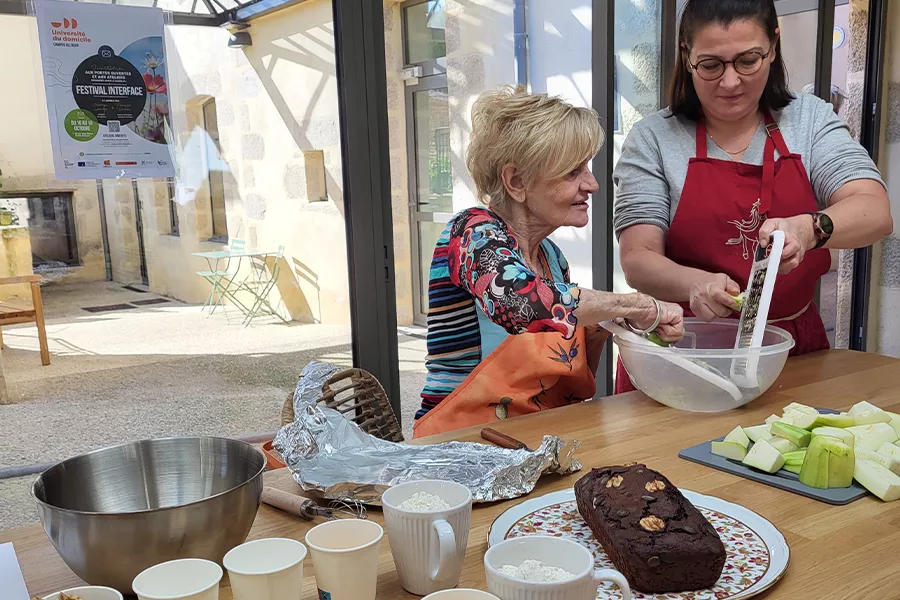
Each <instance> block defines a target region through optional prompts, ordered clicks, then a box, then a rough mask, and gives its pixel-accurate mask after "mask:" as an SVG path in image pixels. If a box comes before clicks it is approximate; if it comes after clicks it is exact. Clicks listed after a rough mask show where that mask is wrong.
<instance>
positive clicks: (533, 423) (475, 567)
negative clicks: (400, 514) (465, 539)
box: [0, 350, 900, 600]
mask: <svg viewBox="0 0 900 600" xmlns="http://www.w3.org/2000/svg"><path fill="white" fill-rule="evenodd" d="M860 400H869V401H871V402H872V403H873V404H876V405H877V406H880V407H882V408H884V409H886V410H891V411H897V410H898V409H900V360H896V359H892V358H887V357H884V356H879V355H877V354H863V353H859V352H849V351H843V350H832V351H827V352H819V353H816V354H811V355H807V356H802V357H798V358H792V359H790V360H789V361H788V364H787V367H786V368H785V370H784V373H783V374H782V375H781V377H780V378H779V379H778V381H777V382H776V383H775V385H774V386H773V388H772V389H771V390H769V392H768V393H766V394H764V395H763V396H761V397H760V398H759V399H757V400H754V401H753V402H751V403H750V404H748V405H747V406H744V407H742V408H740V409H737V410H733V411H729V412H723V413H715V414H694V413H688V412H680V411H677V410H675V409H672V408H668V407H665V406H662V405H661V404H657V403H656V402H654V401H652V400H650V399H649V398H647V397H646V396H644V395H643V394H641V393H640V392H631V393H629V394H622V395H620V396H615V397H611V398H603V399H600V400H594V401H590V402H583V403H580V404H573V405H571V406H567V407H563V408H557V409H554V410H547V411H543V412H540V413H535V414H533V415H528V416H525V417H519V418H515V419H510V420H508V421H504V422H502V423H497V424H494V425H492V426H493V427H496V429H497V430H499V431H501V432H502V433H505V434H507V435H511V436H513V437H515V438H517V439H520V440H522V441H523V442H525V443H526V444H529V445H537V444H538V443H539V442H540V440H541V438H542V436H543V435H544V434H557V435H565V436H566V437H569V438H575V439H578V440H580V441H581V443H582V444H583V445H582V447H581V449H580V450H579V451H578V453H577V455H576V456H577V457H578V459H579V460H580V461H581V462H582V463H583V464H584V469H583V470H582V471H581V472H580V473H575V474H573V475H570V476H567V477H542V478H541V479H540V481H539V482H538V484H537V488H536V489H535V490H534V492H532V493H531V494H530V495H529V497H532V498H533V497H537V496H540V495H542V494H546V493H548V492H553V491H556V490H562V489H566V488H571V487H572V485H573V484H574V483H575V481H576V480H577V479H578V478H579V477H581V476H582V475H584V474H585V473H587V472H588V471H589V470H590V469H591V467H599V466H602V465H608V464H621V463H623V462H631V461H636V462H643V463H645V464H647V465H649V466H651V467H652V468H655V469H658V470H659V471H661V472H663V473H665V474H666V475H667V476H668V477H669V478H670V479H671V480H672V481H673V482H675V483H676V484H677V485H678V486H679V487H682V488H686V489H689V490H693V491H696V492H699V493H702V494H708V495H711V496H716V497H719V498H722V499H724V500H728V501H730V502H736V503H738V504H741V505H743V506H746V507H747V508H749V509H750V510H753V511H755V512H757V513H759V514H760V515H762V516H763V517H765V518H767V519H769V520H770V521H771V522H772V523H773V524H774V525H775V526H776V527H778V528H779V529H780V530H781V532H782V533H783V534H784V536H785V538H787V541H788V544H789V545H790V548H791V563H790V566H789V567H788V570H787V572H786V573H785V575H784V577H783V579H782V580H781V581H780V582H779V583H778V584H777V585H775V586H774V587H773V588H771V589H770V590H769V591H767V592H764V593H763V594H762V595H760V596H758V598H760V599H766V600H774V599H780V598H790V599H791V600H848V599H852V600H897V599H898V598H900V586H898V582H900V561H898V560H896V558H892V557H894V552H896V551H897V548H900V502H891V503H885V502H881V501H880V500H878V499H877V498H875V497H874V496H867V497H865V498H861V499H860V500H857V501H856V502H853V503H852V504H848V505H846V506H830V505H827V504H823V503H821V502H817V501H815V500H811V499H809V498H805V497H803V496H799V495H797V494H792V493H790V492H785V491H782V490H779V489H776V488H773V487H769V486H766V485H762V484H759V483H756V482H753V481H750V480H749V479H743V478H741V477H737V476H735V475H731V474H729V473H724V472H722V471H716V470H713V469H710V468H707V467H703V466H701V465H698V464H695V463H692V462H688V461H685V460H682V459H680V458H678V452H679V450H681V449H682V448H687V447H689V446H693V445H694V444H697V443H699V442H701V441H704V440H708V439H710V437H712V436H715V435H718V434H719V433H721V432H727V431H728V430H729V429H731V428H733V427H734V426H735V425H738V424H744V425H746V424H749V423H762V422H763V420H764V419H765V418H766V417H767V416H769V415H770V414H771V413H773V412H777V411H779V410H780V409H781V408H782V407H783V406H785V405H787V404H789V403H790V402H802V403H805V404H815V405H816V406H819V407H822V408H833V409H844V410H846V409H847V408H849V407H850V406H851V405H853V404H854V403H856V402H859V401H860ZM479 432H480V427H474V428H470V429H463V430H460V431H454V432H451V433H448V434H445V435H442V436H436V437H432V438H424V439H421V440H416V442H415V443H417V444H428V443H434V442H440V441H446V440H450V439H458V440H465V441H473V442H477V441H481V439H480V436H479ZM265 483H266V485H270V486H274V487H277V488H279V489H282V490H285V491H288V492H292V493H295V494H299V493H300V492H301V488H300V486H299V485H297V484H296V483H295V482H294V481H293V479H291V476H290V473H289V472H288V471H287V469H279V470H277V471H272V472H269V473H266V475H265ZM523 500H525V498H518V499H516V500H510V501H508V502H498V503H494V504H478V505H476V506H475V509H474V511H473V514H472V530H471V533H470V535H469V546H468V551H467V552H466V561H465V566H464V568H463V573H462V579H461V581H460V586H462V587H475V588H480V589H485V577H484V565H483V563H482V560H483V558H484V553H485V551H486V550H487V535H488V531H489V530H490V527H491V523H492V522H493V521H494V519H495V518H496V517H497V516H499V515H500V514H501V513H502V512H503V511H504V510H506V509H507V508H509V507H511V506H514V505H516V504H518V503H520V502H522V501H523ZM369 514H370V518H372V519H374V520H376V521H378V522H379V523H381V522H383V518H382V514H381V511H380V510H372V511H370V513H369ZM312 525H313V524H311V523H308V522H306V521H302V520H300V519H297V518H295V517H291V516H289V515H287V514H285V513H283V512H281V511H279V510H276V509H274V508H271V507H269V506H266V505H263V506H262V507H260V510H259V514H258V515H257V517H256V522H255V523H254V525H253V529H252V531H251V532H250V539H258V538H264V537H288V538H292V539H295V540H301V541H302V540H303V538H304V536H305V535H306V532H307V531H309V529H310V527H311V526H312ZM2 542H12V543H13V545H14V546H15V550H16V553H17V554H18V557H19V562H20V563H21V566H22V570H23V572H24V575H25V582H26V583H27V585H28V591H29V592H30V593H31V594H33V595H43V594H49V593H51V592H55V591H57V590H62V589H66V588H67V587H73V586H76V585H79V584H80V583H81V582H80V580H79V579H78V577H76V576H75V574H74V573H72V571H71V570H69V568H68V567H67V566H66V565H65V563H63V561H62V559H61V558H60V557H59V555H58V554H57V553H56V551H55V550H54V549H53V546H52V545H51V544H50V541H49V540H48V539H47V536H46V535H45V534H44V531H43V529H42V528H41V526H40V525H29V526H26V527H21V528H19V529H13V530H11V531H6V532H0V543H2ZM304 575H305V578H304V581H303V600H315V599H316V598H317V594H316V584H315V569H313V566H312V562H311V561H309V560H307V561H306V564H305V570H304ZM0 589H2V587H0ZM0 597H3V593H2V592H0ZM377 598H378V600H415V598H417V596H413V595H412V594H409V593H407V592H406V591H404V590H403V588H402V587H401V586H400V580H399V579H398V577H397V572H396V570H395V569H394V564H393V560H392V557H391V551H390V541H389V539H388V538H387V536H385V539H384V541H383V542H382V544H381V560H380V563H379V577H378V596H377ZM219 600H232V594H231V588H230V586H229V584H228V577H227V575H226V576H225V577H224V578H223V580H222V585H221V589H220V594H219Z"/></svg>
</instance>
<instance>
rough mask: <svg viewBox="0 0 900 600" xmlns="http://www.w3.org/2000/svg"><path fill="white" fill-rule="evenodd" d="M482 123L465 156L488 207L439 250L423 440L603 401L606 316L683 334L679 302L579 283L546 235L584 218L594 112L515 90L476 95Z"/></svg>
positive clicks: (596, 138) (596, 130)
mask: <svg viewBox="0 0 900 600" xmlns="http://www.w3.org/2000/svg"><path fill="white" fill-rule="evenodd" d="M472 124H473V131H472V138H471V141H470V143H469V149H468V154H467V157H466V164H467V166H468V168H469V171H470V172H471V174H472V178H473V179H474V182H475V186H476V188H477V190H478V196H479V199H480V200H481V201H482V202H483V203H485V204H486V207H478V208H470V209H467V210H463V211H462V212H460V213H458V214H456V215H455V216H454V217H453V218H452V219H451V220H450V222H449V223H448V224H447V227H446V228H445V229H444V232H443V233H442V235H441V237H440V239H439V240H438V243H437V245H436V247H435V250H434V259H433V261H432V263H431V280H430V282H429V287H428V293H429V311H428V359H427V363H426V367H427V370H428V376H427V380H426V384H425V388H424V390H423V391H422V406H421V408H420V410H419V411H418V412H417V414H416V423H415V437H421V436H423V435H431V434H436V433H442V432H445V431H451V430H455V429H459V428H461V427H467V426H471V425H479V424H486V423H489V422H492V421H496V420H498V419H505V418H508V417H512V416H517V415H523V414H527V413H531V412H536V411H538V410H543V409H549V408H555V407H559V406H564V405H566V404H570V403H572V402H577V401H581V400H584V399H588V398H591V397H593V395H594V392H595V390H596V388H595V384H594V373H595V372H596V370H597V366H598V365H599V362H600V354H601V352H602V351H603V345H604V342H605V341H606V337H607V336H606V333H605V331H604V330H602V329H601V328H599V327H598V326H597V324H598V323H600V322H601V321H605V320H610V319H619V318H621V319H625V320H626V321H627V323H628V324H629V325H630V326H631V327H632V328H633V329H636V330H640V331H646V332H649V331H657V332H658V333H659V334H660V336H661V337H662V338H663V339H665V340H677V339H680V338H681V336H682V335H683V323H682V310H681V308H680V307H679V306H678V305H676V304H669V303H665V302H659V301H657V300H655V299H653V298H651V297H649V296H646V295H643V294H637V293H636V294H614V293H610V292H601V291H597V290H592V289H589V288H584V287H579V286H578V285H576V284H574V283H572V282H571V281H570V279H569V268H568V263H567V262H566V259H565V257H564V256H563V254H562V252H561V251H560V249H559V248H558V247H557V246H556V244H554V243H553V242H552V241H551V240H550V239H549V236H550V235H551V234H552V233H553V232H554V231H556V230H557V229H559V228H560V227H584V226H586V225H587V224H588V200H589V198H590V195H591V194H592V193H593V192H595V191H597V189H598V186H597V180H596V179H594V176H593V175H592V174H591V171H590V169H589V162H590V160H591V159H592V158H593V157H594V156H595V155H596V154H597V152H598V151H599V149H600V146H601V145H602V144H603V141H604V134H603V130H602V128H601V127H600V123H599V120H598V118H597V114H596V113H595V112H594V111H592V110H590V109H587V108H577V107H574V106H572V105H571V104H568V103H566V102H564V101H562V100H560V99H559V98H554V97H550V96H547V95H545V94H528V93H525V92H523V91H521V90H519V89H514V88H510V87H506V88H502V89H500V90H498V91H492V92H487V93H485V94H483V95H482V96H481V97H479V99H478V100H477V101H476V103H475V106H474V108H473V110H472Z"/></svg>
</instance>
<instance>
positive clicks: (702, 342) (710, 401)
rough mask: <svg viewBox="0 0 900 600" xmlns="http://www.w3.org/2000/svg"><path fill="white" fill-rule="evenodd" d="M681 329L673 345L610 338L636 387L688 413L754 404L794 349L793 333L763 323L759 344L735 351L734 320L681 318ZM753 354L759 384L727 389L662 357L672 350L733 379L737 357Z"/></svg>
mask: <svg viewBox="0 0 900 600" xmlns="http://www.w3.org/2000/svg"><path fill="white" fill-rule="evenodd" d="M684 329H685V333H686V335H685V337H684V339H683V340H681V341H680V342H679V343H678V344H676V346H675V347H671V348H662V347H659V346H655V345H650V344H642V343H638V342H633V341H629V340H626V339H622V338H620V337H619V336H615V338H614V340H615V342H616V344H617V345H618V347H619V356H620V357H621V359H622V363H623V364H624V365H625V369H626V370H627V371H628V374H629V376H630V378H631V382H632V383H633V384H634V387H636V388H637V389H639V390H641V391H642V392H644V393H645V394H646V395H648V396H650V397H651V398H653V399H654V400H656V401H657V402H659V403H661V404H665V405H666V406H671V407H672V408H677V409H679V410H686V411H691V412H706V413H711V412H722V411H726V410H731V409H733V408H737V407H739V406H743V405H745V404H747V403H748V402H752V401H753V400H755V399H756V398H758V397H759V396H761V395H762V394H764V393H765V392H766V390H768V389H769V388H770V387H771V386H772V384H773V383H775V380H776V379H778V376H779V375H780V374H781V371H782V369H784V364H785V362H786V361H787V357H788V353H789V352H790V350H791V348H793V347H794V338H793V337H792V336H791V334H789V333H788V332H787V331H785V330H784V329H780V328H778V327H773V326H771V325H770V326H768V327H766V333H765V335H764V336H763V343H762V348H758V349H755V350H750V351H748V350H735V349H734V342H735V336H736V335H737V330H738V321H737V320H734V319H721V320H718V321H715V322H712V323H706V322H704V321H700V320H698V319H685V323H684ZM751 352H752V353H753V357H754V358H755V359H756V361H757V365H758V366H757V368H756V377H757V379H756V383H757V384H758V385H757V386H754V387H751V388H745V387H741V386H735V387H731V388H730V389H731V391H729V389H726V388H727V387H729V386H725V387H723V386H720V385H716V384H715V383H712V382H710V381H709V380H708V379H704V378H703V377H700V376H698V375H697V373H696V372H692V371H691V370H690V369H685V368H684V366H683V365H684V361H679V360H675V361H672V360H668V359H667V358H666V356H667V354H666V353H674V354H675V355H676V357H679V358H682V359H688V360H690V361H691V362H694V363H695V364H699V365H704V366H709V367H711V368H712V369H713V370H715V371H717V372H718V373H719V374H721V375H723V376H724V377H725V378H728V379H729V380H732V381H734V380H733V378H732V374H731V373H732V365H733V364H734V362H735V361H736V360H746V359H747V357H748V355H749V353H751ZM668 356H670V357H671V356H672V355H671V354H668ZM679 363H681V364H679ZM735 388H736V389H735ZM735 395H737V396H738V397H737V398H736V397H735Z"/></svg>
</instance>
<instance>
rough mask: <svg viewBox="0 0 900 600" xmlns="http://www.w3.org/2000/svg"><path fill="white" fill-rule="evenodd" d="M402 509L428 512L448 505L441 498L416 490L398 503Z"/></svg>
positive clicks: (444, 508) (446, 507) (442, 508)
mask: <svg viewBox="0 0 900 600" xmlns="http://www.w3.org/2000/svg"><path fill="white" fill-rule="evenodd" d="M400 508H401V509H402V510H408V511H411V512H430V511H433V510H446V509H448V508H450V505H449V504H447V502H446V501H445V500H444V499H443V498H441V497H440V496H435V495H434V494H429V493H428V492H416V493H415V494H413V495H412V497H411V498H408V499H406V500H404V501H403V503H402V504H400Z"/></svg>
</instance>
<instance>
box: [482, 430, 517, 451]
mask: <svg viewBox="0 0 900 600" xmlns="http://www.w3.org/2000/svg"><path fill="white" fill-rule="evenodd" d="M481 437H482V438H484V439H485V440H487V441H489V442H491V443H493V444H497V445H498V446H500V447H501V448H509V449H510V450H524V449H526V448H527V447H526V446H525V444H524V443H523V442H520V441H519V440H517V439H516V438H514V437H510V436H508V435H506V434H505V433H500V432H499V431H497V430H496V429H491V428H490V427H485V428H484V429H482V430H481Z"/></svg>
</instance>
